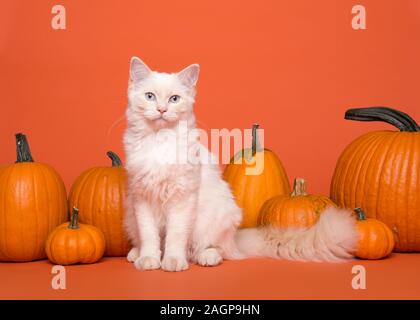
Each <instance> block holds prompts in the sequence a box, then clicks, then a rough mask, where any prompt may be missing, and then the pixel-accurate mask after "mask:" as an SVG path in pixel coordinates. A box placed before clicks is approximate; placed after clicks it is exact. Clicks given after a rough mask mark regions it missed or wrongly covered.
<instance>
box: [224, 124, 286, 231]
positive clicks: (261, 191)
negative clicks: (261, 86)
mask: <svg viewBox="0 0 420 320" xmlns="http://www.w3.org/2000/svg"><path fill="white" fill-rule="evenodd" d="M257 129H258V125H257V124H256V125H254V126H253V127H252V148H250V149H244V150H241V151H239V152H238V153H237V154H236V155H235V156H234V157H233V158H232V159H231V161H230V164H228V165H227V166H226V168H225V170H224V173H223V177H224V179H225V180H226V181H227V182H229V184H230V186H231V189H232V192H233V194H234V196H235V199H236V202H237V204H238V205H239V207H241V208H242V209H243V221H242V224H241V227H242V228H248V227H256V226H257V220H258V214H259V211H260V209H261V206H262V205H263V203H264V202H265V201H266V200H268V199H270V198H272V197H273V196H276V195H281V194H284V195H286V194H289V193H290V185H289V179H288V177H287V174H286V171H285V170H284V167H283V165H282V163H281V162H280V160H279V158H278V157H277V156H276V155H275V154H274V152H272V151H271V150H269V149H262V148H261V147H260V145H259V141H258V135H257ZM261 161H263V162H262V164H263V167H262V168H263V170H262V172H261V173H260V174H256V175H251V174H248V170H249V169H253V168H255V167H256V166H257V165H258V162H261Z"/></svg>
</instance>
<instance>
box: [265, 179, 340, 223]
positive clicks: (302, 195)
mask: <svg viewBox="0 0 420 320" xmlns="http://www.w3.org/2000/svg"><path fill="white" fill-rule="evenodd" d="M328 206H335V204H334V203H333V202H332V201H331V200H330V199H329V198H328V197H326V196H323V195H311V194H307V193H306V182H305V180H304V179H302V178H296V179H295V180H294V184H293V192H292V194H291V195H289V196H284V195H283V196H276V197H273V198H271V199H269V200H267V201H266V202H265V203H264V205H263V206H262V208H261V211H260V215H259V217H258V224H259V225H272V226H277V227H282V228H289V227H310V226H312V225H314V224H315V223H316V222H317V221H318V219H319V216H320V214H321V213H322V212H323V211H324V210H325V209H326V208H327V207H328Z"/></svg>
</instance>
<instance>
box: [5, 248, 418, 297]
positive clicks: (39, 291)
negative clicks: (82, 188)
mask: <svg viewBox="0 0 420 320" xmlns="http://www.w3.org/2000/svg"><path fill="white" fill-rule="evenodd" d="M356 264H358V265H363V266H364V267H365V270H366V289H365V290H354V289H352V286H351V280H352V278H353V276H354V275H353V274H352V266H353V265H356ZM52 266H53V265H52V264H50V263H49V262H47V261H45V260H44V261H38V262H30V263H20V264H14V263H9V264H8V263H3V264H0V284H1V285H0V299H420V277H419V276H418V271H419V269H420V254H393V255H392V256H391V257H390V258H388V259H385V260H381V261H361V260H355V261H352V262H349V263H343V264H325V263H301V262H291V261H279V260H271V259H249V260H244V261H227V262H224V263H223V264H222V265H221V266H218V267H213V268H205V267H199V266H195V265H194V266H192V267H191V268H190V269H189V270H187V271H185V272H180V273H169V272H164V271H161V270H157V271H147V272H141V271H138V270H136V269H135V268H134V266H133V265H132V264H130V263H129V262H126V261H125V259H124V258H106V259H104V260H102V261H101V262H100V263H97V264H92V265H73V266H68V267H66V277H67V289H66V290H54V289H52V288H51V279H52V277H53V276H54V275H52V274H51V268H52Z"/></svg>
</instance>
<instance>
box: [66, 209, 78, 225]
mask: <svg viewBox="0 0 420 320" xmlns="http://www.w3.org/2000/svg"><path fill="white" fill-rule="evenodd" d="M78 220H79V209H77V208H76V207H73V211H72V212H71V220H70V223H69V226H68V228H69V229H79V228H80V226H79V222H78Z"/></svg>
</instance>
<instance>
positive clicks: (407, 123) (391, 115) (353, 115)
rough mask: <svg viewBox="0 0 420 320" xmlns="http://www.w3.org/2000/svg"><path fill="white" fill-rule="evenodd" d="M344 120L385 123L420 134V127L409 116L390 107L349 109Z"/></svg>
mask: <svg viewBox="0 0 420 320" xmlns="http://www.w3.org/2000/svg"><path fill="white" fill-rule="evenodd" d="M344 119H347V120H356V121H383V122H386V123H389V124H391V125H393V126H394V127H396V128H398V129H400V131H404V132H419V131H420V127H419V125H418V124H417V123H416V121H414V119H413V118H411V117H410V116H409V115H408V114H406V113H404V112H402V111H399V110H395V109H391V108H388V107H369V108H355V109H349V110H347V111H346V114H345V115H344Z"/></svg>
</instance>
